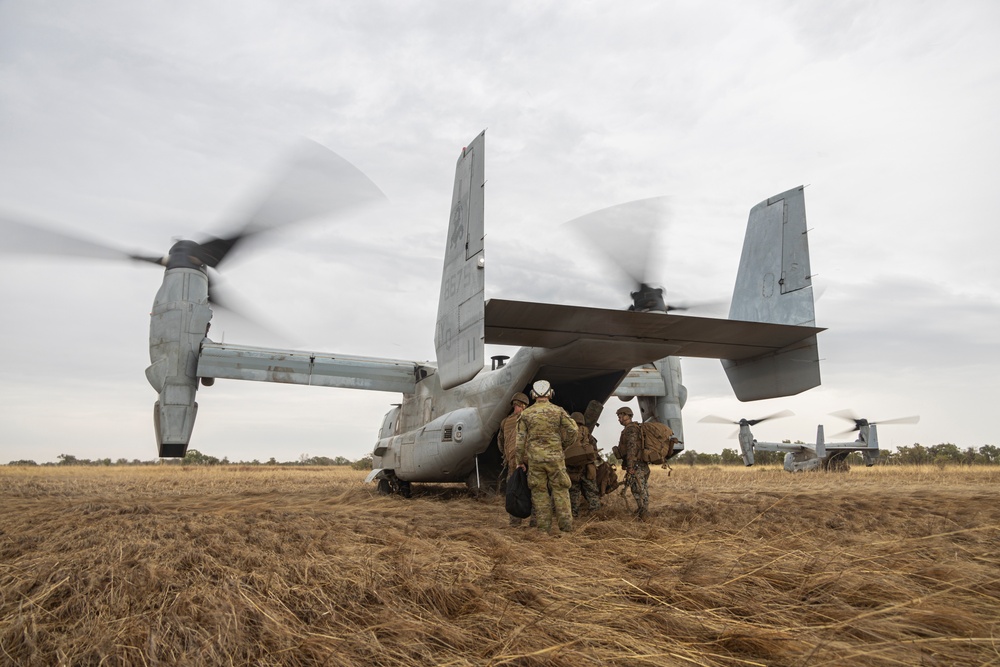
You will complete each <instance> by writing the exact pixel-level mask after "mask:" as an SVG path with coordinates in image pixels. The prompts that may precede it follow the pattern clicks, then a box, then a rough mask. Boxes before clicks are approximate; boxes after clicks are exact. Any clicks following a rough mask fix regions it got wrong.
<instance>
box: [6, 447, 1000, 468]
mask: <svg viewBox="0 0 1000 667" xmlns="http://www.w3.org/2000/svg"><path fill="white" fill-rule="evenodd" d="M785 442H789V441H787V440H786V441H785ZM790 444H803V443H801V442H796V443H790ZM784 458H785V455H784V454H783V453H781V452H754V460H755V462H756V464H757V465H780V464H781V463H782V461H784ZM608 460H609V461H610V462H611V463H618V462H617V461H615V460H614V457H613V455H611V454H609V455H608ZM847 460H848V463H851V464H852V465H862V464H863V461H862V458H861V454H859V453H858V452H855V453H853V454H851V455H850V456H849V457H848V459H847ZM671 463H673V464H675V465H677V464H681V465H683V464H687V465H692V466H694V465H733V466H735V465H743V457H742V456H741V455H740V453H739V452H738V451H737V450H735V449H731V448H726V449H723V450H722V453H721V454H704V453H700V452H697V451H695V450H693V449H685V450H684V451H683V452H681V453H680V454H678V455H677V456H676V457H674V458H673V459H671ZM878 464H879V465H937V466H947V465H1000V447H997V446H995V445H983V446H982V447H979V448H978V449H976V448H973V447H966V448H965V449H961V448H960V447H958V445H953V444H951V443H942V444H940V445H933V446H930V447H925V446H923V445H921V444H913V445H911V446H909V447H907V446H903V447H897V448H896V451H894V452H893V451H889V450H886V449H882V450H879V460H878ZM7 465H12V466H36V465H46V466H145V465H181V466H185V465H209V466H211V465H242V466H264V465H267V466H350V467H351V468H353V469H355V470H371V467H372V456H371V454H369V455H367V456H364V457H362V458H360V459H357V460H355V461H352V460H350V459H348V458H345V457H343V456H337V457H334V458H330V457H328V456H310V455H308V454H302V455H301V456H299V458H298V460H297V461H278V460H277V459H275V458H274V457H273V456H272V457H271V458H270V459H268V460H267V461H260V460H258V459H254V460H252V461H230V460H229V458H228V457H223V458H221V459H220V458H217V457H215V456H210V455H208V454H203V453H201V452H199V451H198V450H197V449H189V450H188V452H187V454H186V455H185V456H184V458H182V459H151V460H146V461H143V460H140V459H131V460H130V459H124V458H120V459H117V460H111V459H110V458H105V459H96V460H92V459H81V458H77V457H76V456H73V455H71V454H60V455H59V456H58V460H57V461H56V462H55V463H42V464H38V463H35V462H34V461H32V460H28V459H22V460H18V461H11V462H10V463H8V464H7Z"/></svg>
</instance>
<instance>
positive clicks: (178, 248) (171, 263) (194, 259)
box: [167, 240, 205, 271]
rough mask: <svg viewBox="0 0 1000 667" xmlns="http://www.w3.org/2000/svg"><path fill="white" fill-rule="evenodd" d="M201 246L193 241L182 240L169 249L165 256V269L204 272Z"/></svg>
mask: <svg viewBox="0 0 1000 667" xmlns="http://www.w3.org/2000/svg"><path fill="white" fill-rule="evenodd" d="M201 255H202V248H201V245H199V244H198V243H196V242H194V241H187V240H182V241H178V242H177V243H175V244H174V245H173V246H171V248H170V252H169V253H168V255H167V269H168V270H169V269H197V270H199V271H205V261H204V259H202V257H201Z"/></svg>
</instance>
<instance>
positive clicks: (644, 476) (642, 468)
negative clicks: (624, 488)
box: [629, 462, 649, 516]
mask: <svg viewBox="0 0 1000 667" xmlns="http://www.w3.org/2000/svg"><path fill="white" fill-rule="evenodd" d="M629 488H630V489H632V497H633V498H635V504H636V505H637V509H636V513H637V514H638V515H639V516H646V513H647V512H649V464H648V463H646V462H642V463H639V464H638V465H637V466H636V470H635V474H634V475H632V476H630V477H629Z"/></svg>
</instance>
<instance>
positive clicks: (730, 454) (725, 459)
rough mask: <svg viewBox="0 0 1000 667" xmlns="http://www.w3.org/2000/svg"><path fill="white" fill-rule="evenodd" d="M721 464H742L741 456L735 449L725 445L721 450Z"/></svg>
mask: <svg viewBox="0 0 1000 667" xmlns="http://www.w3.org/2000/svg"><path fill="white" fill-rule="evenodd" d="M721 458H722V464H723V465H727V466H734V465H743V457H742V456H740V455H739V454H737V453H736V450H735V449H730V448H729V447H726V448H725V449H723V450H722V457H721Z"/></svg>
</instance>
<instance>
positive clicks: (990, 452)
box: [979, 445, 1000, 464]
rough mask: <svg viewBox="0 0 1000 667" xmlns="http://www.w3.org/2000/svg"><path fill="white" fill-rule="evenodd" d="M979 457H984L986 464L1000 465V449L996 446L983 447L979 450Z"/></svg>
mask: <svg viewBox="0 0 1000 667" xmlns="http://www.w3.org/2000/svg"><path fill="white" fill-rule="evenodd" d="M979 455H980V456H982V457H983V459H984V460H985V461H986V463H988V464H990V463H1000V448H997V447H996V446H994V445H983V446H982V447H980V448H979Z"/></svg>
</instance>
